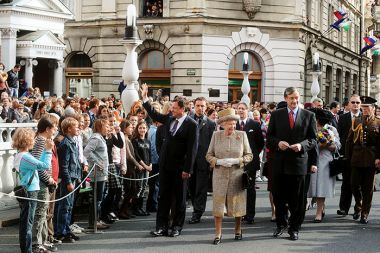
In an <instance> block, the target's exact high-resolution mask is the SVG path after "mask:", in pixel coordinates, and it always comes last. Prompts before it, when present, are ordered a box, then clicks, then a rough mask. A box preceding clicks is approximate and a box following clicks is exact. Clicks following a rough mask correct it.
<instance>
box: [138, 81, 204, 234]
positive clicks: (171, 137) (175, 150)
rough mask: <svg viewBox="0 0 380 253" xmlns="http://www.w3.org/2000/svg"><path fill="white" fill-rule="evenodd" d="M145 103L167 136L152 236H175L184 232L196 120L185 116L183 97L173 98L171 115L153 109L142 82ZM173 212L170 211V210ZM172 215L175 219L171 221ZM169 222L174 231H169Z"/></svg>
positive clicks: (196, 143)
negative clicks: (154, 227) (162, 126)
mask: <svg viewBox="0 0 380 253" xmlns="http://www.w3.org/2000/svg"><path fill="white" fill-rule="evenodd" d="M141 95H142V98H143V102H144V104H143V106H144V108H145V110H146V111H147V112H148V114H149V116H150V117H151V118H152V120H153V121H157V122H161V123H162V124H163V125H164V127H165V132H166V136H167V138H165V139H164V141H163V143H162V147H161V150H160V161H159V169H160V178H159V180H160V190H159V196H160V199H159V202H158V210H157V217H156V230H155V231H152V232H151V235H153V236H166V235H169V236H171V237H176V236H179V235H180V234H181V231H182V227H183V223H184V221H185V214H186V193H187V181H188V179H189V177H190V175H191V174H192V173H193V166H194V161H195V156H196V154H197V145H198V130H197V123H196V122H195V121H194V120H193V119H192V118H190V117H189V116H187V115H186V113H185V103H186V100H185V99H184V98H183V97H177V98H176V99H174V101H173V106H172V115H163V114H160V113H158V112H156V111H155V110H154V108H153V107H152V106H151V105H150V103H149V99H148V86H147V85H146V84H142V85H141ZM171 208H172V212H171V214H170V209H171ZM169 217H171V218H172V221H171V222H170V219H169ZM169 224H171V232H170V234H169V233H168V229H169Z"/></svg>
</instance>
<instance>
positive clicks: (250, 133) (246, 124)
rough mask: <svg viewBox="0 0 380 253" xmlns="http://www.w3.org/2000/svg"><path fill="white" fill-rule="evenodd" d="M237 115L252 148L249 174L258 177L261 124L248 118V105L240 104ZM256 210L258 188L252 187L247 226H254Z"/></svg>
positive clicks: (238, 124)
mask: <svg viewBox="0 0 380 253" xmlns="http://www.w3.org/2000/svg"><path fill="white" fill-rule="evenodd" d="M237 113H238V114H239V116H240V119H239V121H238V122H237V123H236V129H237V130H240V131H245V132H246V133H247V137H248V141H249V146H250V147H251V150H252V154H253V159H252V162H250V163H249V164H247V165H246V170H247V171H248V174H249V175H250V176H251V177H252V178H255V177H256V171H258V170H260V152H261V151H262V150H263V148H264V137H263V134H262V132H261V128H260V123H259V122H256V121H254V120H253V119H250V118H248V105H247V104H246V103H244V102H240V103H239V104H238V107H237ZM255 209H256V187H255V185H250V186H249V187H248V189H247V213H246V215H245V216H244V221H245V222H246V223H247V224H252V223H253V222H254V218H255V214H256V212H255Z"/></svg>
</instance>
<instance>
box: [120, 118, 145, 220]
mask: <svg viewBox="0 0 380 253" xmlns="http://www.w3.org/2000/svg"><path fill="white" fill-rule="evenodd" d="M120 127H121V131H122V132H123V133H124V137H125V154H126V158H127V168H128V170H127V173H126V174H125V177H127V178H134V177H135V172H136V170H140V171H142V170H143V169H144V167H143V166H142V165H141V164H139V163H138V162H137V161H136V159H135V150H134V148H133V145H132V142H131V140H130V138H131V137H132V134H133V130H134V126H133V124H132V122H130V121H128V120H123V121H122V122H121V125H120ZM135 195H136V187H135V182H134V181H130V180H124V199H123V203H122V205H121V207H120V212H119V218H121V219H129V218H133V217H135V216H134V215H133V214H132V213H131V212H130V210H129V209H130V207H131V204H132V199H133V197H134V196H135Z"/></svg>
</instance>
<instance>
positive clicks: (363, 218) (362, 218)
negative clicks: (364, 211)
mask: <svg viewBox="0 0 380 253" xmlns="http://www.w3.org/2000/svg"><path fill="white" fill-rule="evenodd" d="M360 223H361V224H368V218H365V217H361V218H360Z"/></svg>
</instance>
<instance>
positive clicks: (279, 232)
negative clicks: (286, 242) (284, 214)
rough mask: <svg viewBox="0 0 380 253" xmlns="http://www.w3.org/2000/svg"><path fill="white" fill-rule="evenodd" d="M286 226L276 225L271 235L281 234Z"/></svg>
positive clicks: (277, 235)
mask: <svg viewBox="0 0 380 253" xmlns="http://www.w3.org/2000/svg"><path fill="white" fill-rule="evenodd" d="M286 228H287V227H284V226H281V227H277V228H276V229H275V230H274V232H273V237H279V236H280V235H282V233H284V231H285V230H286Z"/></svg>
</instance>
